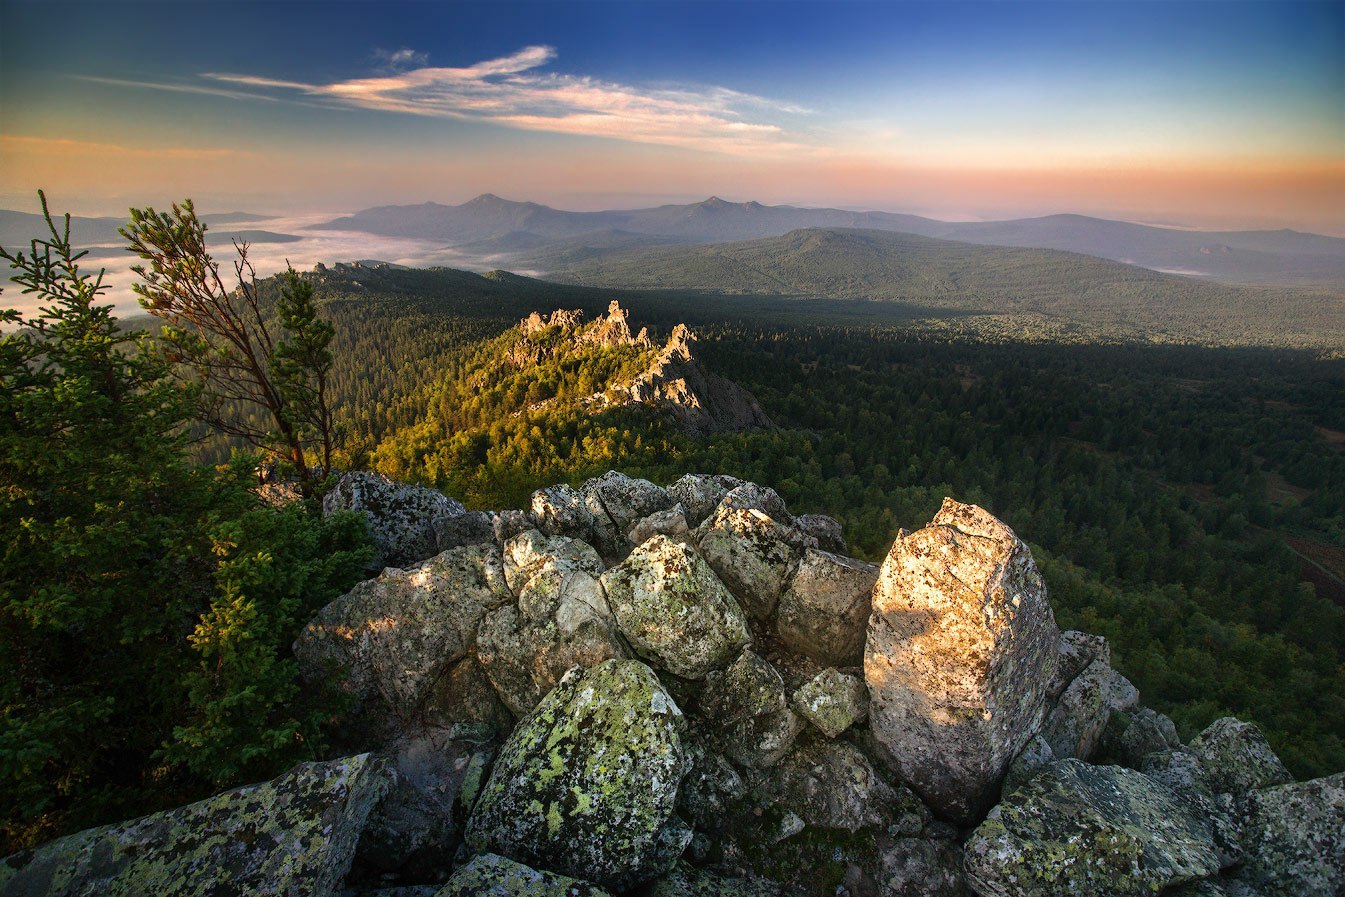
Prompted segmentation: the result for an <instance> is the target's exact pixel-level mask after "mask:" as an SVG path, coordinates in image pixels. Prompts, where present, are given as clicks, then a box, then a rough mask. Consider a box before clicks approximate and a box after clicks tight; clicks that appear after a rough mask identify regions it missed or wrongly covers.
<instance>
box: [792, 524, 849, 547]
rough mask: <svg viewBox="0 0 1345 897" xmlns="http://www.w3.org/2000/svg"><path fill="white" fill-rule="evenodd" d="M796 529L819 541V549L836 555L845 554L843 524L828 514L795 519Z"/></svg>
mask: <svg viewBox="0 0 1345 897" xmlns="http://www.w3.org/2000/svg"><path fill="white" fill-rule="evenodd" d="M794 529H796V530H798V531H799V532H801V533H803V534H804V535H805V536H810V537H811V538H813V539H816V540H817V547H818V548H820V549H822V550H823V551H831V552H835V553H836V554H844V553H845V536H844V535H843V534H842V531H841V522H840V521H839V520H837V519H836V518H834V517H828V516H827V515H826V514H800V515H799V516H798V517H795V518H794Z"/></svg>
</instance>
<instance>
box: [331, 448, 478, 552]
mask: <svg viewBox="0 0 1345 897" xmlns="http://www.w3.org/2000/svg"><path fill="white" fill-rule="evenodd" d="M465 510H466V509H465V508H463V506H462V504H461V503H460V502H458V501H456V500H454V499H452V498H449V497H448V496H447V495H444V494H443V493H442V492H440V491H439V490H437V489H429V488H426V487H425V486H412V485H410V484H408V483H398V482H396V481H394V480H390V479H388V478H387V477H385V476H383V475H382V474H377V473H370V472H368V471H363V470H360V471H352V472H350V473H344V474H342V475H341V477H340V479H338V480H337V481H336V485H335V486H333V487H332V489H331V491H329V492H328V493H327V494H326V495H325V496H323V499H322V513H323V514H333V513H335V512H337V511H358V512H360V513H362V514H364V516H365V518H366V519H367V520H368V521H369V536H370V538H371V539H372V540H373V543H374V549H375V550H376V551H377V552H378V553H377V555H376V556H375V557H374V559H373V560H372V561H370V569H372V570H378V569H381V568H383V567H385V566H388V567H404V566H406V565H408V564H417V563H419V562H421V561H423V560H425V559H426V558H428V557H430V556H432V555H435V554H438V553H439V551H440V549H439V542H438V537H437V535H436V533H435V523H436V521H438V520H439V519H440V518H443V517H455V516H457V515H459V514H462V513H464V511H465Z"/></svg>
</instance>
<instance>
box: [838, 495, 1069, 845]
mask: <svg viewBox="0 0 1345 897" xmlns="http://www.w3.org/2000/svg"><path fill="white" fill-rule="evenodd" d="M1059 645H1060V631H1059V630H1058V629H1057V628H1056V624H1055V617H1054V616H1053V615H1052V613H1051V606H1050V604H1049V603H1048V602H1047V599H1046V586H1045V584H1044V583H1043V582H1042V580H1041V575H1040V574H1039V573H1038V572H1037V568H1036V565H1035V564H1033V562H1032V555H1031V553H1030V552H1029V551H1028V548H1027V546H1026V545H1024V544H1023V543H1022V542H1021V541H1019V539H1018V537H1017V536H1015V535H1014V533H1013V531H1012V530H1010V529H1009V528H1008V527H1007V526H1005V525H1004V524H1003V523H1001V522H1000V521H999V520H997V519H995V518H994V517H993V516H991V515H990V514H989V513H988V512H986V511H984V510H982V509H981V508H978V507H975V506H973V505H962V504H958V503H957V502H955V501H952V500H951V499H946V500H945V501H944V503H943V507H942V508H941V509H940V510H939V513H938V514H937V515H936V516H935V518H934V520H933V521H932V522H931V523H930V525H929V526H927V527H925V528H924V529H922V530H920V531H918V532H915V533H911V534H909V535H907V536H904V537H899V538H898V539H897V540H896V542H895V543H894V544H893V545H892V549H891V551H890V552H889V554H888V556H887V559H886V560H885V561H884V562H883V566H882V570H881V571H880V573H879V576H878V582H877V585H875V586H874V590H873V614H872V616H871V617H870V620H869V630H868V641H867V645H866V649H865V654H864V679H865V681H866V682H867V683H868V686H869V692H870V695H871V696H872V703H871V705H870V710H869V718H870V725H871V727H872V729H873V734H874V736H875V737H876V738H877V740H878V742H879V743H880V744H881V745H882V746H883V748H885V749H886V751H887V752H888V754H889V756H890V758H891V760H892V762H893V764H894V765H895V767H896V769H897V771H899V772H900V774H901V775H902V777H903V778H904V779H905V780H906V781H908V782H909V783H910V784H911V785H912V787H914V788H915V790H916V791H917V793H919V794H920V796H921V797H923V798H924V799H925V801H926V803H928V804H929V805H930V807H932V808H933V809H934V810H935V812H937V813H940V814H941V815H943V816H945V817H947V818H948V819H950V820H952V821H955V822H958V823H961V824H971V823H975V822H977V821H978V820H979V819H980V818H981V817H982V816H983V815H984V813H985V811H986V810H988V809H989V808H990V806H991V805H992V804H993V803H994V801H995V799H996V797H997V793H998V789H999V785H1000V782H1001V780H1002V779H1003V777H1004V774H1005V771H1006V769H1007V768H1008V765H1009V762H1010V761H1011V760H1012V759H1013V757H1014V756H1015V755H1016V754H1017V753H1018V752H1019V750H1020V749H1021V748H1022V747H1023V746H1024V745H1025V744H1027V742H1028V741H1029V740H1030V739H1031V738H1032V736H1033V734H1034V733H1035V732H1036V731H1037V728H1038V727H1039V726H1040V724H1041V722H1042V720H1043V718H1044V717H1045V714H1046V708H1047V693H1046V690H1047V687H1048V685H1049V684H1050V683H1051V681H1052V679H1053V677H1054V676H1055V673H1056V665H1057V663H1058V654H1059Z"/></svg>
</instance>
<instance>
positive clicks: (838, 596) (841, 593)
mask: <svg viewBox="0 0 1345 897" xmlns="http://www.w3.org/2000/svg"><path fill="white" fill-rule="evenodd" d="M800 519H802V518H800ZM877 580H878V568H877V567H876V566H874V565H873V564H866V563H865V562H864V561H857V560H855V559H854V558H848V557H842V556H841V555H838V554H832V553H830V552H827V551H819V550H818V549H815V548H810V549H808V550H807V551H806V552H804V555H803V557H802V559H800V561H799V566H798V569H797V571H796V572H795V573H794V577H793V579H792V580H791V581H790V583H789V588H787V589H786V590H785V592H784V594H783V595H781V596H780V605H779V608H778V610H777V614H776V626H777V628H778V631H779V634H780V640H781V641H783V642H784V643H785V645H786V646H788V647H789V649H790V650H792V651H796V652H798V653H800V654H804V655H806V656H808V657H811V658H813V659H814V660H816V661H818V662H820V663H825V664H833V665H836V666H851V665H856V664H859V663H861V662H862V660H863V657H864V630H865V627H866V625H867V624H868V622H869V611H870V610H871V606H870V597H871V595H872V594H873V585H874V583H875V582H877Z"/></svg>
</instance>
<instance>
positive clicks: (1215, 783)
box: [1190, 716, 1294, 794]
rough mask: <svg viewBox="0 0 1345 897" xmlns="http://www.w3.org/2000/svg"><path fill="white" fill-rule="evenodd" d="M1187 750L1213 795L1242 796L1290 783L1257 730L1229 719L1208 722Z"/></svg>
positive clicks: (1272, 751) (1272, 750)
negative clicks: (1231, 794)
mask: <svg viewBox="0 0 1345 897" xmlns="http://www.w3.org/2000/svg"><path fill="white" fill-rule="evenodd" d="M1190 750H1191V753H1192V754H1194V755H1195V756H1196V758H1197V759H1199V760H1200V765H1201V766H1203V767H1205V772H1206V773H1207V774H1208V776H1209V786H1210V790H1211V791H1214V792H1215V793H1216V794H1218V793H1221V792H1229V793H1233V794H1242V793H1245V792H1247V791H1251V790H1252V789H1254V788H1266V787H1268V786H1271V785H1284V784H1286V783H1288V782H1292V781H1293V780H1294V779H1293V776H1291V775H1289V770H1287V769H1285V768H1284V764H1283V763H1281V762H1280V758H1279V757H1277V756H1276V755H1275V751H1274V749H1273V748H1271V746H1270V742H1268V741H1266V736H1265V735H1263V734H1261V730H1260V729H1258V728H1257V727H1256V726H1255V725H1254V724H1252V723H1245V722H1243V721H1242V720H1240V719H1235V718H1234V717H1231V716H1226V717H1224V718H1223V719H1217V720H1215V721H1214V722H1212V723H1210V724H1209V726H1208V727H1206V729H1205V731H1203V732H1201V733H1200V734H1199V735H1197V736H1196V737H1195V738H1194V739H1192V740H1191V745H1190Z"/></svg>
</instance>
